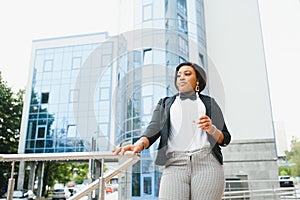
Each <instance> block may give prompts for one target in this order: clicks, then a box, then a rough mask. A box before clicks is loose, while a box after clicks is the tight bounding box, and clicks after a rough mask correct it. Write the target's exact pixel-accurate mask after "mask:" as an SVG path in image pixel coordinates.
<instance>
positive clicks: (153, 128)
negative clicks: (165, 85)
mask: <svg viewBox="0 0 300 200" xmlns="http://www.w3.org/2000/svg"><path fill="white" fill-rule="evenodd" d="M164 102H165V99H160V100H159V102H158V104H157V105H156V107H155V109H154V111H153V114H152V119H151V121H150V123H149V125H148V126H147V128H146V130H145V132H144V133H143V135H142V136H141V137H147V138H148V140H149V142H150V143H149V147H150V146H151V145H152V144H153V143H154V142H155V141H156V140H157V139H158V138H159V137H160V135H161V130H162V128H163V126H164V124H165V118H166V117H165V115H164V114H165V108H164V107H165V106H164Z"/></svg>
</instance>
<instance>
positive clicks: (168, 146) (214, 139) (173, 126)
mask: <svg viewBox="0 0 300 200" xmlns="http://www.w3.org/2000/svg"><path fill="white" fill-rule="evenodd" d="M175 86H176V88H177V89H178V91H179V93H178V94H177V95H174V96H172V97H165V98H163V99H160V101H159V103H158V105H157V106H156V108H155V110H154V112H153V116H152V120H151V122H150V123H149V125H148V127H147V129H146V131H145V133H144V134H143V135H142V136H141V137H140V139H139V140H138V141H137V142H136V143H135V144H133V145H127V146H124V147H119V148H118V149H116V150H114V152H115V154H118V153H121V154H124V153H125V152H126V151H132V152H133V153H134V154H135V153H139V152H141V151H142V150H144V149H146V148H149V147H150V146H151V145H152V144H153V143H154V142H155V141H156V140H157V139H158V138H160V143H159V147H158V153H157V157H156V161H155V163H156V164H158V165H164V166H165V169H164V171H163V175H162V178H161V183H160V192H159V199H170V200H171V199H172V200H174V199H178V200H183V199H192V200H199V199H201V200H204V199H207V200H212V199H213V200H218V199H221V198H222V195H223V192H224V187H225V178H224V170H223V166H222V165H223V156H222V153H221V148H220V146H227V145H228V144H229V143H230V140H231V135H230V133H229V131H228V130H227V127H226V124H225V122H224V118H223V114H222V111H221V109H220V107H219V106H218V104H217V103H216V101H215V100H214V99H213V98H211V97H209V96H205V95H202V94H200V92H201V91H202V90H203V89H204V88H205V86H206V74H205V72H204V70H203V69H202V68H201V67H200V66H198V65H197V64H195V63H190V62H185V63H181V64H179V65H178V66H177V67H176V73H175Z"/></svg>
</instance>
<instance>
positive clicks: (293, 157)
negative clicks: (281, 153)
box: [285, 137, 300, 177]
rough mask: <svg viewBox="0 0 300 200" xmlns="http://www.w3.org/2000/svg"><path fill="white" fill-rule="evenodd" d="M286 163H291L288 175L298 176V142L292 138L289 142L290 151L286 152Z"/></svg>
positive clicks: (299, 161)
mask: <svg viewBox="0 0 300 200" xmlns="http://www.w3.org/2000/svg"><path fill="white" fill-rule="evenodd" d="M285 154H286V158H287V161H288V162H290V163H293V164H294V165H292V166H290V173H291V174H290V175H291V176H293V177H296V176H300V140H298V139H297V138H296V137H293V139H292V141H291V151H286V152H285Z"/></svg>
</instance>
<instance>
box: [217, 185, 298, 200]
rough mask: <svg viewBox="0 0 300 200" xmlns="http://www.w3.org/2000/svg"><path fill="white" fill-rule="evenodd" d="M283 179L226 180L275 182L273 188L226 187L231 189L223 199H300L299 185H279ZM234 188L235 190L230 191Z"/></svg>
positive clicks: (225, 193)
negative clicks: (269, 197) (271, 197)
mask: <svg viewBox="0 0 300 200" xmlns="http://www.w3.org/2000/svg"><path fill="white" fill-rule="evenodd" d="M280 181H282V180H235V181H230V180H229V181H226V183H262V182H273V183H274V185H273V184H272V185H273V186H272V188H267V189H248V188H247V189H246V188H244V189H243V188H230V187H229V188H226V189H229V191H225V192H224V194H223V197H222V199H224V200H225V199H248V198H255V197H267V196H274V197H281V198H285V197H286V198H287V197H288V198H289V199H293V198H294V199H300V194H299V193H297V190H298V189H297V187H295V186H294V187H279V182H280ZM231 189H234V190H233V191H230V190H231Z"/></svg>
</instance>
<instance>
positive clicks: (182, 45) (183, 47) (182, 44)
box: [178, 36, 188, 54]
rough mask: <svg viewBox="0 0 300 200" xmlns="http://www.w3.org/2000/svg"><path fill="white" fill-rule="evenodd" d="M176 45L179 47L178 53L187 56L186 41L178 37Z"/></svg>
mask: <svg viewBox="0 0 300 200" xmlns="http://www.w3.org/2000/svg"><path fill="white" fill-rule="evenodd" d="M178 45H179V51H180V52H182V53H185V54H187V52H188V43H187V40H186V39H184V38H183V37H181V36H179V37H178Z"/></svg>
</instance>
